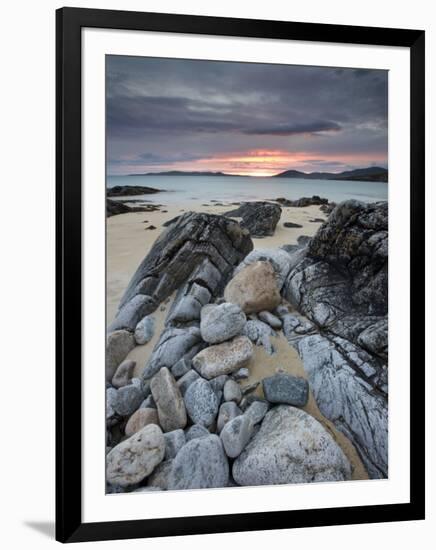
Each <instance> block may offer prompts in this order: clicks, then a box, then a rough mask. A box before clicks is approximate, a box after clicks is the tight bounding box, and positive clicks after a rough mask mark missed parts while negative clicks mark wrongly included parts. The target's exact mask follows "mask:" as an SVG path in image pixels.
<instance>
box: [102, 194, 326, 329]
mask: <svg viewBox="0 0 436 550" xmlns="http://www.w3.org/2000/svg"><path fill="white" fill-rule="evenodd" d="M127 204H128V203H127ZM233 208H235V206H232V205H231V204H226V205H225V206H219V205H214V204H213V203H210V204H209V205H208V206H202V205H198V203H189V204H169V205H163V206H162V208H161V209H160V210H156V211H155V212H132V213H129V214H121V215H118V216H112V217H110V218H108V219H107V323H108V324H109V323H111V322H112V320H113V318H114V317H115V314H116V312H117V309H118V304H119V302H120V299H121V296H122V295H123V292H124V291H125V289H126V287H127V285H128V283H129V281H130V279H131V277H132V275H133V274H134V272H135V270H136V268H137V267H138V265H139V264H140V262H141V261H142V260H143V259H144V257H145V256H146V255H147V253H148V251H149V250H150V248H151V247H152V245H153V243H154V241H155V240H156V239H157V237H158V236H159V235H160V234H161V233H162V232H163V231H164V230H165V227H163V224H164V223H165V222H166V221H168V220H170V219H172V218H174V217H175V216H179V215H180V214H182V213H183V212H189V211H194V212H207V213H209V214H222V213H223V212H227V211H228V210H231V209H233ZM325 217H326V216H325V214H324V213H323V212H321V211H320V209H319V206H308V207H305V208H294V207H282V216H281V218H280V221H279V223H278V224H277V227H276V229H275V232H274V235H273V236H272V237H264V238H262V239H256V238H253V243H254V248H276V247H279V246H281V245H284V244H295V243H296V242H297V239H298V237H299V236H300V235H308V236H312V235H314V234H315V233H316V230H317V229H318V227H319V226H320V225H321V224H320V222H311V221H310V220H313V219H315V218H318V219H325ZM236 219H237V218H236ZM285 222H294V223H297V224H299V225H302V226H303V227H301V228H294V227H292V228H289V227H284V225H283V224H284V223H285ZM150 226H154V227H155V228H156V229H148V228H149V227H150Z"/></svg>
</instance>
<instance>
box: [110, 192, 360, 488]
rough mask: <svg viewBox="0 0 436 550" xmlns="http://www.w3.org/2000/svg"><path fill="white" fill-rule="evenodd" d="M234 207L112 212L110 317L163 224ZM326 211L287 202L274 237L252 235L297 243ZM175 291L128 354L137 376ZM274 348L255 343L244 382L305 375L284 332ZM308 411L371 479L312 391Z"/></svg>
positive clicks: (260, 244) (266, 242) (270, 242)
mask: <svg viewBox="0 0 436 550" xmlns="http://www.w3.org/2000/svg"><path fill="white" fill-rule="evenodd" d="M232 208H234V206H232V205H230V204H226V205H214V204H213V203H209V204H208V205H206V204H205V205H199V204H198V203H194V204H193V203H190V204H177V205H175V204H170V205H168V206H162V207H161V209H160V210H158V211H154V212H135V213H128V214H121V215H117V216H112V217H110V218H108V219H107V270H108V271H107V321H108V324H109V323H110V322H111V321H112V320H113V318H114V316H115V314H116V312H117V309H118V304H119V301H120V299H121V296H122V294H123V292H124V290H125V289H126V287H127V285H128V283H129V281H130V278H131V277H132V275H133V274H134V272H135V270H136V268H137V267H138V265H139V264H140V262H141V261H142V260H143V258H144V257H145V256H146V254H147V253H148V251H149V250H150V248H151V246H152V245H153V243H154V241H155V240H156V238H157V237H158V236H159V235H160V234H161V232H162V231H164V230H165V227H163V223H165V222H166V221H167V220H169V219H171V218H174V217H175V216H178V215H180V214H182V213H183V212H187V211H193V210H194V211H198V212H207V213H214V214H221V213H223V212H225V211H228V210H230V209H232ZM325 217H326V216H325V214H324V213H323V212H322V211H320V207H319V206H309V207H304V208H296V207H283V208H282V215H281V218H280V221H279V223H278V224H277V227H276V230H275V233H274V235H273V236H272V237H264V238H261V239H256V238H254V239H253V243H254V247H255V248H275V247H279V246H281V245H284V244H295V243H296V242H297V239H298V237H299V236H301V235H308V236H313V235H314V234H315V232H316V231H317V229H318V227H319V226H320V224H321V221H311V220H314V219H317V220H321V219H325ZM286 222H293V223H296V224H299V225H301V226H302V227H301V228H300V227H299V228H288V227H285V226H284V223H286ZM151 226H154V227H155V229H149V227H151ZM173 298H174V296H171V297H170V298H168V299H167V300H166V301H165V302H163V303H162V304H161V305H160V306H159V308H158V310H157V311H155V312H154V313H153V317H154V318H155V331H154V336H153V338H152V340H151V341H150V342H148V344H146V345H143V346H137V347H136V348H135V349H134V350H133V351H131V352H130V354H129V355H128V358H129V359H133V360H135V361H136V363H137V365H136V370H135V376H138V377H139V376H140V375H141V372H142V370H143V368H144V365H145V364H146V362H147V360H148V357H149V356H150V354H151V351H152V350H153V347H154V345H155V344H156V342H157V340H158V339H159V337H160V334H161V333H162V330H163V327H164V322H165V318H166V315H167V313H168V310H169V308H170V307H171V302H172V300H173ZM272 344H273V347H274V350H275V353H274V355H268V354H267V353H266V351H265V350H264V348H263V347H259V346H255V353H254V356H253V358H252V359H251V360H250V363H249V364H248V368H249V370H250V376H249V378H248V379H246V380H244V381H242V382H241V385H242V386H246V385H250V384H253V383H256V382H261V380H262V379H263V378H265V377H267V376H271V375H273V374H274V373H276V372H277V371H278V369H281V370H283V371H285V372H288V373H289V374H292V375H295V376H301V377H305V378H307V376H306V373H305V371H304V367H303V363H302V361H301V359H300V358H299V356H298V354H297V352H296V351H295V350H294V349H293V348H292V347H291V346H290V345H289V344H288V342H287V341H286V339H285V337H284V336H283V334H282V332H279V333H278V336H277V337H276V338H273V339H272ZM256 393H257V394H258V395H260V396H261V395H262V389H261V384H260V385H259V387H258V388H257V389H256ZM304 410H306V411H307V412H308V413H309V414H311V415H312V416H313V417H315V418H316V419H317V420H319V421H320V422H321V424H322V425H323V426H324V427H325V428H326V429H327V430H328V431H329V432H330V433H331V435H332V436H333V438H334V439H335V441H336V442H337V443H338V444H339V446H340V447H341V448H342V450H343V451H344V453H345V455H346V456H347V458H348V459H349V461H350V463H351V465H352V479H353V480H363V479H368V474H367V472H366V469H365V467H364V465H363V463H362V461H361V459H360V457H359V455H358V453H357V451H356V449H355V448H354V446H353V445H352V443H351V442H350V441H349V440H348V439H347V437H346V436H344V435H343V434H342V433H341V432H339V431H338V430H337V429H336V428H335V427H334V425H333V423H332V422H330V421H329V420H328V419H326V418H325V417H324V416H323V415H322V414H321V412H320V411H319V409H318V407H317V404H316V402H315V399H314V397H313V395H312V394H311V393H310V397H309V401H308V403H307V405H306V406H305V407H304Z"/></svg>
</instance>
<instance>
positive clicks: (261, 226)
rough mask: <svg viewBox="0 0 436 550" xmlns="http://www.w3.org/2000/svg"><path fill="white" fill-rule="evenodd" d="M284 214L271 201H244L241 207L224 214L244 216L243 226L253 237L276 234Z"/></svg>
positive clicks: (235, 216) (234, 216)
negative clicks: (277, 226)
mask: <svg viewBox="0 0 436 550" xmlns="http://www.w3.org/2000/svg"><path fill="white" fill-rule="evenodd" d="M281 214H282V209H281V208H280V206H278V205H277V204H273V203H270V202H244V203H243V204H241V206H240V207H239V208H236V209H235V210H230V211H229V212H225V214H224V216H229V217H233V218H242V222H241V226H242V227H246V228H247V229H248V231H250V234H251V236H252V237H269V236H271V235H274V231H275V228H276V225H277V223H278V221H279V219H280V216H281Z"/></svg>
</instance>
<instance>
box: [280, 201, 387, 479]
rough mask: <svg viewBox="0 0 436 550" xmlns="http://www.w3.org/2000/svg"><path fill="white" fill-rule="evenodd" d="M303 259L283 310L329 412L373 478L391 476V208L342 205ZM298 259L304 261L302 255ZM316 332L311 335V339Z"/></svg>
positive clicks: (287, 288)
mask: <svg viewBox="0 0 436 550" xmlns="http://www.w3.org/2000/svg"><path fill="white" fill-rule="evenodd" d="M291 254H292V256H295V257H298V260H299V261H298V263H296V264H294V267H293V269H291V271H290V273H289V275H288V277H287V279H286V281H285V284H284V286H283V291H282V293H283V296H284V298H285V299H287V300H288V301H289V302H290V303H291V304H292V306H293V307H294V308H295V309H296V310H297V311H298V312H299V313H300V314H303V315H304V316H305V317H306V318H308V319H309V320H310V321H311V322H312V323H309V324H308V327H307V330H306V327H305V325H306V324H307V323H308V322H307V320H306V321H304V320H303V319H299V318H297V317H295V316H294V315H291V314H289V313H286V312H284V313H283V312H282V315H281V317H282V321H283V331H284V334H285V336H286V338H287V339H288V341H289V342H290V343H291V344H292V345H294V346H295V347H296V348H297V350H298V351H299V354H300V356H301V358H302V360H303V363H304V368H305V370H306V372H307V373H308V376H309V382H310V384H311V388H312V391H313V394H314V397H315V399H316V401H317V404H318V407H319V408H320V410H321V412H322V413H323V414H324V416H326V417H327V418H329V419H330V420H331V421H332V422H334V424H335V426H336V427H337V428H338V429H339V430H340V431H342V432H343V433H345V435H347V437H348V438H349V439H350V440H351V441H352V442H353V444H354V445H355V446H356V448H357V449H358V451H359V454H360V455H361V458H362V460H363V462H364V463H365V466H366V467H367V470H368V472H369V474H370V476H371V477H373V478H374V477H376V478H378V477H386V476H387V474H388V472H387V429H388V427H387V419H388V415H387V391H388V388H387V360H388V330H387V307H388V207H387V203H384V202H380V203H373V204H364V203H361V202H358V201H354V200H350V201H345V202H343V203H341V204H339V205H338V206H337V207H336V208H335V209H334V210H333V211H332V213H331V214H330V216H329V218H328V220H327V221H326V222H324V224H323V225H322V226H321V227H320V228H319V229H318V231H317V233H316V235H315V236H314V237H313V238H312V239H310V240H309V241H308V243H307V244H306V245H305V247H304V248H300V249H298V250H296V251H294V252H293V253H291ZM297 254H298V255H299V256H297ZM308 333H310V334H308Z"/></svg>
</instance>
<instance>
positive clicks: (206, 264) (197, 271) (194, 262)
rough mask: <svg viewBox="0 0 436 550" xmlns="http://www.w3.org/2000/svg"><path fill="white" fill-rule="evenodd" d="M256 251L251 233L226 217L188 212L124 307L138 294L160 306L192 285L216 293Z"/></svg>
mask: <svg viewBox="0 0 436 550" xmlns="http://www.w3.org/2000/svg"><path fill="white" fill-rule="evenodd" d="M252 248H253V243H252V241H251V239H250V236H249V233H248V231H247V230H244V229H242V228H241V227H240V225H239V224H238V223H237V222H235V221H233V220H229V219H228V218H225V217H224V216H215V215H212V214H204V213H194V212H187V213H185V214H183V215H182V216H180V217H179V218H178V219H177V220H176V221H175V222H174V223H172V224H171V225H170V226H168V228H167V229H166V230H165V231H164V232H163V233H162V234H161V235H160V236H159V237H158V238H157V239H156V241H155V243H154V245H153V247H152V248H151V250H150V252H149V253H148V254H147V256H146V257H145V258H144V260H143V261H142V263H141V264H140V266H139V267H138V269H137V270H136V273H135V274H134V275H133V277H132V279H131V281H130V283H129V285H128V287H127V289H126V291H125V293H124V296H123V298H122V300H121V304H120V306H121V308H123V307H124V306H125V305H126V304H128V303H129V302H130V301H131V300H132V299H133V298H134V297H135V296H137V295H140V296H141V295H144V296H148V297H151V298H152V299H153V300H154V302H155V303H156V304H159V303H161V302H162V301H163V300H164V299H166V298H168V296H170V295H171V294H172V292H174V290H177V289H178V288H180V287H181V286H182V285H183V284H184V283H188V282H191V283H193V282H196V283H197V284H201V285H202V286H205V287H206V288H207V289H208V290H209V291H210V292H211V293H212V294H214V293H215V292H216V291H217V290H218V287H219V286H220V285H221V284H224V282H225V280H226V278H227V277H228V276H229V275H230V274H231V272H232V271H233V269H234V266H236V265H237V264H238V263H239V262H240V261H241V260H242V259H243V258H244V257H245V256H246V255H247V254H248V253H249V252H250V251H251V250H252ZM156 307H157V306H156ZM120 313H121V311H120ZM147 313H151V311H149V312H147ZM144 315H145V314H144ZM144 315H142V317H143V316H144ZM142 317H141V318H142Z"/></svg>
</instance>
